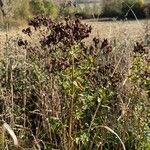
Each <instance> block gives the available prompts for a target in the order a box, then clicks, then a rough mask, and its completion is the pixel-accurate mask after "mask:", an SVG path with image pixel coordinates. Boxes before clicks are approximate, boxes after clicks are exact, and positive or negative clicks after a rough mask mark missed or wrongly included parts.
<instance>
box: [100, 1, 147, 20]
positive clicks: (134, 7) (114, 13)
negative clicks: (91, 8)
mask: <svg viewBox="0 0 150 150" xmlns="http://www.w3.org/2000/svg"><path fill="white" fill-rule="evenodd" d="M143 6H144V2H143V1H142V0H124V1H119V0H114V1H112V2H107V1H105V0H104V3H103V8H102V15H101V16H102V17H119V18H125V17H127V18H128V19H135V16H136V17H137V18H145V12H144V7H143Z"/></svg>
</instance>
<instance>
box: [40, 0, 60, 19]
mask: <svg viewBox="0 0 150 150" xmlns="http://www.w3.org/2000/svg"><path fill="white" fill-rule="evenodd" d="M43 3H44V8H45V13H46V14H47V15H48V16H50V17H51V18H54V19H55V18H56V17H58V14H59V9H58V6H57V5H56V3H55V2H54V1H53V0H50V1H46V0H44V1H43Z"/></svg>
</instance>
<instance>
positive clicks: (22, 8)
mask: <svg viewBox="0 0 150 150" xmlns="http://www.w3.org/2000/svg"><path fill="white" fill-rule="evenodd" d="M29 16H30V6H29V1H28V0H23V1H22V2H21V3H20V4H19V5H18V6H17V7H16V9H15V10H14V17H15V18H16V19H19V18H20V19H25V18H26V19H27V18H29Z"/></svg>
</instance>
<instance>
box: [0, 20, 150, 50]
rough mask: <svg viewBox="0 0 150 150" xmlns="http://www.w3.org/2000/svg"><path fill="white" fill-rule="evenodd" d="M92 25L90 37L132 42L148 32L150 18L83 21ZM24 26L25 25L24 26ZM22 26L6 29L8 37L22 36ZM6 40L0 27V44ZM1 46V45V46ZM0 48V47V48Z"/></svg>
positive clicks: (141, 38)
mask: <svg viewBox="0 0 150 150" xmlns="http://www.w3.org/2000/svg"><path fill="white" fill-rule="evenodd" d="M83 22H84V23H87V24H89V25H91V26H92V33H91V36H90V38H93V37H95V36H96V37H100V38H102V39H103V38H108V39H114V38H116V39H120V38H127V37H128V39H129V40H132V41H133V42H135V41H137V40H144V36H145V35H146V34H148V33H147V32H148V29H147V28H148V27H149V28H150V20H149V21H148V20H140V21H114V22H113V21H104V22H97V21H90V20H89V21H88V20H87V21H83ZM24 27H25V26H24ZM24 27H18V28H15V29H10V30H8V32H7V34H8V36H9V37H17V36H22V35H23V34H22V32H21V30H22V29H23V28H24ZM5 40H6V31H2V29H0V44H1V45H3V44H4V42H5ZM1 48H2V46H1ZM1 48H0V49H1Z"/></svg>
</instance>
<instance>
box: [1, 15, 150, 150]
mask: <svg viewBox="0 0 150 150" xmlns="http://www.w3.org/2000/svg"><path fill="white" fill-rule="evenodd" d="M37 21H38V22H41V24H38V23H37ZM85 24H87V25H85ZM90 26H91V27H92V30H91V27H90ZM28 27H29V28H28ZM149 28H150V25H149V20H141V21H114V22H108V21H107V22H96V21H91V20H86V21H85V20H84V21H82V22H80V21H79V20H69V22H67V21H66V24H65V23H64V24H59V23H57V22H51V21H50V20H49V19H48V18H44V17H43V18H38V17H37V18H36V17H35V18H34V19H33V20H32V21H31V24H30V25H24V26H23V27H18V28H10V29H9V28H8V29H7V30H5V31H4V30H0V117H1V118H0V119H2V120H3V121H6V122H7V123H8V124H9V125H10V126H11V128H12V129H13V131H14V132H15V134H16V137H17V139H18V142H19V145H17V144H16V145H15V147H14V146H13V145H14V144H13V140H12V139H11V137H10V136H8V135H7V134H5V137H4V135H2V134H1V132H0V150H1V149H4V147H5V149H8V150H13V149H14V150H15V149H16V147H18V148H17V149H19V150H28V149H31V150H54V149H58V150H121V149H123V150H149V149H150V125H149V122H150V118H149V117H150V107H149V106H150V102H149V100H150V66H149V65H150V64H149V62H150V33H149V31H150V29H149ZM22 29H24V33H22ZM0 129H1V128H0ZM1 147H2V148H1Z"/></svg>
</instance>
